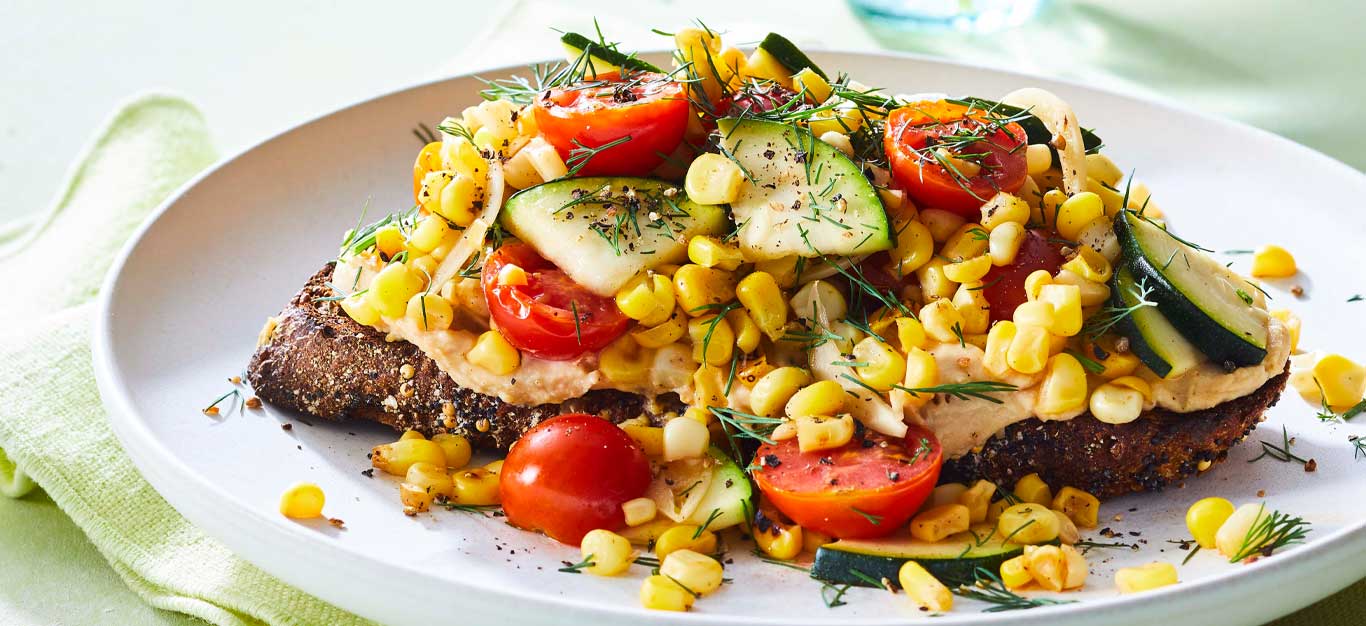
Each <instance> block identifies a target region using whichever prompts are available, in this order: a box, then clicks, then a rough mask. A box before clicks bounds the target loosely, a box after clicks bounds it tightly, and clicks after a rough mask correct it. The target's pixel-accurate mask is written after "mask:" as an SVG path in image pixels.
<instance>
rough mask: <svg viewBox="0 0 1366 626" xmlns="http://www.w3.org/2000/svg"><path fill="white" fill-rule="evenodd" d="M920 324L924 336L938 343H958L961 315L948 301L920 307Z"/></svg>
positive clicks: (939, 301)
mask: <svg viewBox="0 0 1366 626" xmlns="http://www.w3.org/2000/svg"><path fill="white" fill-rule="evenodd" d="M920 323H921V324H922V325H923V326H924V327H925V334H927V335H929V336H930V338H931V339H934V340H935V341H938V342H940V343H958V337H959V335H960V334H961V333H962V332H963V315H962V314H961V313H959V312H958V309H957V308H956V307H954V306H953V303H952V302H950V301H948V300H935V301H933V302H930V303H929V304H926V305H925V306H923V307H921V309H920Z"/></svg>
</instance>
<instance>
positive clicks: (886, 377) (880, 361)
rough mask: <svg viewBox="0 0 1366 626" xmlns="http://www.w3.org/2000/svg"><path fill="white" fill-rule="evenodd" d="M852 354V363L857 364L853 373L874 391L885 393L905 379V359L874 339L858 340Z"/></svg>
mask: <svg viewBox="0 0 1366 626" xmlns="http://www.w3.org/2000/svg"><path fill="white" fill-rule="evenodd" d="M853 354H854V362H856V363H859V365H856V366H854V372H855V373H857V374H858V377H859V379H861V380H862V381H863V382H864V383H867V384H868V385H869V386H871V387H873V388H875V389H878V390H880V391H886V390H888V389H891V388H892V385H895V384H898V383H900V382H901V381H902V380H903V379H904V378H905V377H906V358H905V357H903V356H901V354H900V353H898V352H897V351H896V350H893V349H892V347H891V346H889V345H887V344H885V343H883V342H881V341H879V340H878V339H877V338H876V337H867V338H864V339H862V340H860V341H859V342H858V343H857V344H855V345H854V352H853ZM865 363H866V365H864V364H865Z"/></svg>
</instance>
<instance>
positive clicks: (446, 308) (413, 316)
mask: <svg viewBox="0 0 1366 626" xmlns="http://www.w3.org/2000/svg"><path fill="white" fill-rule="evenodd" d="M405 316H406V317H407V318H408V319H409V320H410V321H412V322H413V323H414V324H417V327H418V328H419V329H421V330H428V331H431V330H446V329H448V328H450V327H451V322H452V321H454V320H455V309H452V308H451V301H450V300H447V299H445V298H442V297H441V296H440V295H438V294H434V293H419V294H417V295H415V296H413V297H412V298H410V299H409V300H408V308H407V311H406V313H405Z"/></svg>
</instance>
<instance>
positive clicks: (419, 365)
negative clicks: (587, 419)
mask: <svg viewBox="0 0 1366 626" xmlns="http://www.w3.org/2000/svg"><path fill="white" fill-rule="evenodd" d="M332 267H333V265H332V264H331V263H329V264H327V266H325V267H323V269H321V270H319V271H318V272H317V273H316V274H314V275H313V277H312V278H310V279H309V280H308V283H307V284H305V285H304V288H303V289H302V290H301V291H300V292H299V293H298V294H296V295H295V296H294V298H293V299H292V300H290V302H289V305H288V306H286V307H285V309H284V310H283V311H282V312H281V313H280V315H279V316H278V318H277V324H276V327H275V332H274V334H273V335H272V337H271V340H270V342H269V343H267V344H265V345H263V346H260V347H258V348H257V350H256V353H255V354H253V355H252V357H251V363H250V364H249V365H248V367H247V379H248V380H249V381H250V382H251V385H252V387H253V388H254V390H255V393H256V395H257V396H259V397H260V398H261V399H262V400H265V401H266V402H269V403H271V404H273V405H275V406H278V407H282V408H287V409H292V410H295V411H299V412H301V413H305V414H308V415H311V416H313V417H318V418H322V419H325V420H333V421H340V420H346V419H362V420H369V421H374V422H379V423H382V424H386V425H388V426H390V427H391V428H393V429H395V430H399V431H402V430H416V431H419V432H421V433H423V434H424V435H427V436H431V435H433V434H436V433H444V432H450V433H460V434H463V435H465V436H466V437H468V438H469V439H470V442H471V443H472V444H474V445H475V446H476V447H480V448H497V449H503V450H506V449H507V448H508V446H511V445H512V442H514V441H516V440H517V438H518V437H520V436H521V435H522V433H524V432H526V431H527V430H529V429H530V428H532V427H533V426H535V425H536V424H538V423H540V422H541V421H542V420H544V419H547V418H550V417H554V416H556V415H559V414H561V413H569V412H582V413H593V414H597V415H602V416H603V417H606V418H607V419H610V420H612V421H613V422H620V421H622V420H626V419H630V418H634V417H639V416H642V415H645V416H647V417H651V418H654V417H657V416H659V415H661V414H663V413H665V412H668V411H673V412H678V411H681V410H682V408H683V407H682V404H681V403H680V402H679V401H678V398H677V396H673V395H670V396H666V397H665V398H663V399H661V400H660V401H659V402H657V403H655V402H650V401H648V400H647V399H646V398H643V397H641V396H639V395H636V394H630V393H625V392H620V391H611V390H595V391H592V392H589V393H588V394H587V395H585V396H584V397H582V398H579V399H576V400H572V401H567V402H565V403H563V404H559V405H555V404H543V405H540V406H535V407H525V406H515V405H511V404H507V403H505V402H503V401H501V400H499V399H498V398H495V397H492V396H486V395H483V394H480V393H476V392H474V391H471V390H469V389H465V388H463V387H460V386H459V385H457V384H456V383H455V381H453V380H451V378H450V376H447V375H446V373H445V372H442V371H441V369H440V368H438V367H437V365H436V362H434V361H432V360H431V359H430V358H427V356H426V355H424V354H423V353H422V351H421V350H419V349H418V348H417V346H414V345H413V344H411V343H408V342H406V341H393V342H388V341H385V340H384V334H383V333H381V332H379V331H377V330H375V329H373V328H370V327H368V326H362V325H360V324H358V323H356V322H355V321H354V320H352V319H351V318H350V316H348V315H346V313H345V312H343V311H342V310H341V307H340V306H339V305H338V304H337V303H336V302H330V301H319V300H318V298H325V297H328V296H332V295H335V294H333V292H332V289H331V288H329V287H328V286H327V284H326V283H327V281H328V280H330V279H331V277H332ZM403 365H411V366H412V367H413V377H412V379H411V380H407V381H405V380H403V379H402V376H401V374H400V369H401V368H402V367H403ZM447 404H449V405H450V407H449V408H446V407H445V406H444V405H447Z"/></svg>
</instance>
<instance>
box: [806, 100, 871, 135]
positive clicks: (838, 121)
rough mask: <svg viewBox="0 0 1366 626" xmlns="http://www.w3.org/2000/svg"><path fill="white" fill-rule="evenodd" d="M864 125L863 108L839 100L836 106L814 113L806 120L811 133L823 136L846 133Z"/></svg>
mask: <svg viewBox="0 0 1366 626" xmlns="http://www.w3.org/2000/svg"><path fill="white" fill-rule="evenodd" d="M862 125H863V110H862V109H860V108H858V106H856V105H854V104H853V103H851V102H847V101H844V102H839V103H838V104H836V106H835V108H833V109H827V110H824V111H820V112H817V113H815V114H813V115H812V116H811V117H810V118H809V119H808V120H807V122H806V126H807V129H809V130H810V131H811V134H813V135H815V136H817V137H821V136H822V135H825V134H827V133H839V134H841V135H846V136H847V134H849V133H853V132H855V131H857V130H858V129H859V127H861V126H862Z"/></svg>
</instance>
